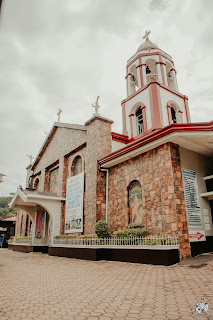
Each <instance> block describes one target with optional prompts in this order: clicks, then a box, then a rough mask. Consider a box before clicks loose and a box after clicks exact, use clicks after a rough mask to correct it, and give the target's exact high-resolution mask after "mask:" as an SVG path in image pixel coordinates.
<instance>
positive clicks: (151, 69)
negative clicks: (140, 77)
mask: <svg viewBox="0 0 213 320" xmlns="http://www.w3.org/2000/svg"><path fill="white" fill-rule="evenodd" d="M146 78H147V82H150V80H151V79H155V80H157V79H158V74H157V65H156V61H155V59H147V60H146Z"/></svg>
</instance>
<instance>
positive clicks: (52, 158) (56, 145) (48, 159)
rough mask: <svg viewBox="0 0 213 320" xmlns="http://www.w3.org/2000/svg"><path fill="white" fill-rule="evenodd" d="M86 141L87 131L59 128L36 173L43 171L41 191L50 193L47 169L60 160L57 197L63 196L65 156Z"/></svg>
mask: <svg viewBox="0 0 213 320" xmlns="http://www.w3.org/2000/svg"><path fill="white" fill-rule="evenodd" d="M82 127H83V126H82ZM85 141H86V131H85V130H76V129H67V128H58V129H57V130H56V132H55V134H54V136H53V137H52V140H51V141H50V144H49V145H48V146H47V148H46V150H45V153H44V154H43V156H42V157H41V159H40V161H39V163H38V165H37V166H36V168H35V170H34V173H35V174H36V173H37V172H39V171H41V174H40V176H39V177H40V186H39V189H40V191H45V192H49V177H48V171H45V169H46V168H47V167H49V166H51V165H52V164H53V163H55V162H56V161H58V160H59V175H58V187H57V195H58V196H62V185H63V166H64V156H65V155H66V154H68V153H69V152H70V151H71V150H73V149H75V148H77V147H78V146H79V145H80V144H82V143H84V142H85Z"/></svg>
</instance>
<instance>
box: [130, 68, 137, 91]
mask: <svg viewBox="0 0 213 320" xmlns="http://www.w3.org/2000/svg"><path fill="white" fill-rule="evenodd" d="M129 72H130V73H131V76H130V94H132V93H134V92H135V91H137V90H138V78H137V69H136V66H135V65H134V66H132V67H131V68H130V70H129Z"/></svg>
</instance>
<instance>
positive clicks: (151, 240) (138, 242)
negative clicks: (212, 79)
mask: <svg viewBox="0 0 213 320" xmlns="http://www.w3.org/2000/svg"><path fill="white" fill-rule="evenodd" d="M53 244H66V245H71V246H131V247H132V246H178V239H177V237H176V236H166V237H165V236H147V237H128V238H127V237H126V238H117V237H116V238H115V237H113V238H104V239H103V238H80V237H79V238H59V239H57V238H55V239H54V241H53Z"/></svg>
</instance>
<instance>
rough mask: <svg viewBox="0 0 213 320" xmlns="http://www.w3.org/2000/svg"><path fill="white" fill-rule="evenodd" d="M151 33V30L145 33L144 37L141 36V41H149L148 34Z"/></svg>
mask: <svg viewBox="0 0 213 320" xmlns="http://www.w3.org/2000/svg"><path fill="white" fill-rule="evenodd" d="M150 33H151V30H149V31H146V32H145V35H144V36H143V39H145V38H146V41H148V40H149V37H148V36H149V34H150Z"/></svg>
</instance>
